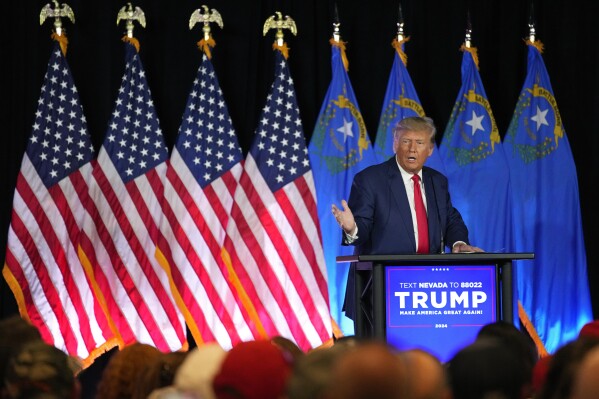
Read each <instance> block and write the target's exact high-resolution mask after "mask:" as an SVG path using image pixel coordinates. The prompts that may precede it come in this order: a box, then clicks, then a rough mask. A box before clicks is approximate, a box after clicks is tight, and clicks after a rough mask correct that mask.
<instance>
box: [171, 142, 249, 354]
mask: <svg viewBox="0 0 599 399" xmlns="http://www.w3.org/2000/svg"><path fill="white" fill-rule="evenodd" d="M241 168H242V166H241V164H239V163H238V164H236V165H235V166H234V167H233V168H231V169H230V170H229V171H227V172H226V173H224V174H223V175H222V176H221V177H220V178H218V179H216V180H214V181H213V182H212V183H211V184H210V185H208V186H206V188H204V189H202V188H201V187H200V185H199V184H198V182H197V181H196V179H195V177H194V176H193V174H192V173H191V171H190V170H189V168H188V167H187V165H186V164H185V162H184V160H183V159H182V158H181V155H180V154H179V152H178V151H177V149H176V148H175V149H174V150H173V153H172V155H171V159H170V165H169V168H168V170H167V179H166V184H165V204H164V205H163V208H164V211H165V215H166V218H165V219H164V220H163V223H162V224H161V229H162V234H163V236H164V237H168V239H167V242H166V243H165V244H166V245H159V249H160V250H161V252H162V253H163V255H164V257H165V258H166V260H167V262H168V265H169V266H170V269H171V275H172V278H173V282H174V285H175V286H176V287H177V290H178V293H179V306H180V307H181V308H182V309H183V312H184V314H185V316H186V320H187V324H188V326H189V328H190V331H191V332H192V335H193V336H194V339H195V340H196V343H198V344H199V343H202V342H218V343H219V344H220V346H222V347H223V348H226V349H228V348H231V347H232V346H234V345H235V344H236V343H238V342H241V341H247V340H251V339H254V338H255V337H254V335H253V334H252V332H251V331H250V328H249V327H248V324H247V323H246V320H245V318H244V315H243V314H242V312H241V310H240V308H239V306H238V303H237V302H236V298H235V296H234V294H233V292H232V290H231V287H230V285H229V282H228V281H227V279H226V278H225V275H224V273H223V270H222V269H221V266H222V261H221V248H222V245H223V242H224V240H225V234H226V232H225V227H226V224H227V221H228V219H229V212H230V209H231V206H232V203H233V192H234V190H235V187H236V186H237V180H238V178H239V175H240V174H241Z"/></svg>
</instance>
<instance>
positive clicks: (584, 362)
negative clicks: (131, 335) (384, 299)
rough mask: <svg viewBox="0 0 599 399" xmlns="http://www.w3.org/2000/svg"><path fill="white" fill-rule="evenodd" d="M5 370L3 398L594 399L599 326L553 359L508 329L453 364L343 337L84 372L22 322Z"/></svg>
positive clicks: (143, 359) (3, 357)
mask: <svg viewBox="0 0 599 399" xmlns="http://www.w3.org/2000/svg"><path fill="white" fill-rule="evenodd" d="M0 367H1V369H0V372H1V376H2V379H1V390H0V398H1V399H4V398H10V399H88V398H89V399H145V398H150V399H527V398H531V399H593V398H599V320H598V321H592V322H589V323H587V324H586V325H585V326H584V327H583V328H582V329H581V331H580V332H579V334H578V336H577V338H576V339H574V340H572V341H570V342H568V343H566V344H565V345H563V346H562V347H560V348H559V349H558V350H557V351H555V353H553V354H549V355H547V356H544V357H540V356H539V355H538V352H537V348H536V346H535V343H534V341H533V340H532V339H531V338H530V337H529V336H528V334H526V333H525V332H523V331H521V330H519V329H518V328H517V327H515V326H514V325H513V324H510V323H506V322H502V321H499V322H495V323H491V324H488V325H485V326H483V327H482V328H481V329H480V331H479V333H478V335H477V337H476V339H475V340H474V341H473V342H472V343H470V344H469V345H467V346H465V347H463V348H460V349H459V350H457V352H456V353H455V355H454V356H453V357H452V358H451V359H450V360H449V361H448V362H446V363H442V362H441V361H439V360H438V359H437V358H436V357H435V356H434V355H433V354H431V353H429V352H428V351H426V350H425V349H421V348H407V349H398V348H394V347H391V346H389V345H388V344H387V343H386V342H383V341H377V340H366V339H358V338H356V337H342V338H340V339H335V340H331V342H330V343H327V344H325V345H323V346H322V347H319V348H315V349H313V350H310V351H308V352H303V351H302V350H300V349H299V348H298V347H297V346H296V345H295V344H294V342H293V341H292V340H290V339H287V338H285V337H274V338H272V339H263V340H256V341H249V342H242V343H239V344H237V345H235V346H234V347H233V348H231V349H230V350H225V349H223V348H221V347H220V346H218V345H217V344H215V343H206V344H203V345H200V346H198V347H194V348H193V349H190V350H189V351H185V352H174V353H162V352H160V351H159V350H157V349H156V348H154V347H153V346H150V345H147V344H142V343H135V344H132V345H128V346H125V347H123V348H120V349H119V348H115V349H114V350H112V351H110V352H108V353H106V354H104V355H102V356H100V358H98V359H97V360H96V362H95V363H93V364H92V365H91V366H89V367H88V368H86V369H83V368H82V363H81V362H79V361H78V360H77V359H74V358H73V357H71V356H68V355H66V354H65V353H64V352H62V351H61V350H59V349H57V348H55V347H54V346H52V345H48V344H46V343H45V342H44V341H43V340H42V337H41V336H40V334H39V332H38V331H37V330H36V329H35V328H34V327H32V326H31V325H30V324H29V323H28V322H27V321H26V320H23V319H21V318H20V317H19V316H13V317H10V318H7V319H4V320H0ZM98 368H100V369H98ZM92 370H93V373H92ZM98 370H99V371H98ZM94 373H95V375H96V378H93V375H94Z"/></svg>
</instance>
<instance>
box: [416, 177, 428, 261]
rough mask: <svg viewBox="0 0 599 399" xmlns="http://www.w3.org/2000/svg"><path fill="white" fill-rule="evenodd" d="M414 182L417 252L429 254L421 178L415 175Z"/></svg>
mask: <svg viewBox="0 0 599 399" xmlns="http://www.w3.org/2000/svg"><path fill="white" fill-rule="evenodd" d="M412 180H414V207H415V208H416V225H418V250H417V251H416V252H418V253H419V254H428V221H427V220H426V208H425V207H424V201H423V200H422V191H421V190H420V176H418V175H414V176H412Z"/></svg>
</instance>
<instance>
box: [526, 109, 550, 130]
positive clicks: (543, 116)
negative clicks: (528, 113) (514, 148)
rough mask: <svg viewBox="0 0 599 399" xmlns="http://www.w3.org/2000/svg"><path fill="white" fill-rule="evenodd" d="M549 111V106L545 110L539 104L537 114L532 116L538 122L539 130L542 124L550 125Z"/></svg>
mask: <svg viewBox="0 0 599 399" xmlns="http://www.w3.org/2000/svg"><path fill="white" fill-rule="evenodd" d="M547 111H549V108H547V109H546V110H545V111H541V109H540V108H539V106H538V105H537V114H536V115H535V116H533V117H532V118H530V119H531V120H533V121H535V122H537V132H538V131H539V129H540V128H541V125H545V126H549V123H547Z"/></svg>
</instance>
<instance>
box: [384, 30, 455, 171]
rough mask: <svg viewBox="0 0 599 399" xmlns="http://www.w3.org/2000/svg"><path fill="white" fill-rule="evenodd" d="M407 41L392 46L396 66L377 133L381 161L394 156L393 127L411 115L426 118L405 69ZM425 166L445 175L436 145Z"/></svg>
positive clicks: (395, 42)
mask: <svg viewBox="0 0 599 399" xmlns="http://www.w3.org/2000/svg"><path fill="white" fill-rule="evenodd" d="M408 40H409V39H403V40H401V41H397V39H395V40H393V47H394V48H395V55H394V57H393V66H392V67H391V73H390V74H389V81H388V82H387V92H386V93H385V100H384V101H383V109H382V111H381V117H380V119H379V127H378V130H377V132H376V140H375V141H374V151H375V153H376V156H377V159H378V161H379V162H382V161H385V160H387V159H389V158H390V157H392V156H394V155H395V151H394V148H393V128H394V127H395V125H396V124H397V122H399V121H400V120H402V119H404V118H407V117H411V116H425V114H424V108H422V105H421V103H420V99H419V98H418V94H417V93H416V89H415V88H414V84H413V83H412V79H411V78H410V74H409V73H408V69H407V68H406V61H407V56H406V54H405V53H404V51H403V45H404V43H405V42H407V41H408ZM425 165H426V166H429V167H431V168H433V169H436V170H438V171H439V172H441V173H443V174H445V168H444V167H443V161H442V160H441V156H440V155H439V149H438V148H437V146H436V145H435V149H434V150H433V153H432V155H431V156H430V157H429V158H428V159H427V160H426V162H425Z"/></svg>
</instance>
